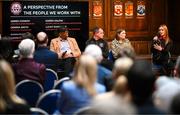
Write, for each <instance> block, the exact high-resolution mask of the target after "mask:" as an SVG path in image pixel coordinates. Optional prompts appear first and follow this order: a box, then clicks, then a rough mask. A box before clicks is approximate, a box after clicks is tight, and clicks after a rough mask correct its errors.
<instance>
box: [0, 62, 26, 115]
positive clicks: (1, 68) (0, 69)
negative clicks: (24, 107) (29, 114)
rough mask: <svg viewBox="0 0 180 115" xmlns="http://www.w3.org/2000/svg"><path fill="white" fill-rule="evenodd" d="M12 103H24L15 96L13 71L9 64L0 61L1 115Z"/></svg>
mask: <svg viewBox="0 0 180 115" xmlns="http://www.w3.org/2000/svg"><path fill="white" fill-rule="evenodd" d="M10 103H23V101H22V100H21V99H19V98H17V96H16V94H15V80H14V73H13V70H12V68H11V66H10V64H9V63H8V62H6V61H5V60H2V59H1V60H0V113H1V112H2V111H5V109H6V108H7V106H8V105H9V104H10Z"/></svg>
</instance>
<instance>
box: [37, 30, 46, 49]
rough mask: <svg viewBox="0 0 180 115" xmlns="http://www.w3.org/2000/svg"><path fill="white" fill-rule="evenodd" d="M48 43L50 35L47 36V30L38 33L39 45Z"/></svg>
mask: <svg viewBox="0 0 180 115" xmlns="http://www.w3.org/2000/svg"><path fill="white" fill-rule="evenodd" d="M47 43H48V36H47V34H46V33H45V32H39V33H38V34H37V44H38V45H39V46H41V45H43V46H44V45H45V46H47Z"/></svg>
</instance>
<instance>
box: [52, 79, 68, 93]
mask: <svg viewBox="0 0 180 115" xmlns="http://www.w3.org/2000/svg"><path fill="white" fill-rule="evenodd" d="M69 80H70V78H69V77H64V78H62V79H60V80H58V81H57V82H56V83H55V85H54V89H59V90H61V88H62V84H63V83H64V82H65V81H69Z"/></svg>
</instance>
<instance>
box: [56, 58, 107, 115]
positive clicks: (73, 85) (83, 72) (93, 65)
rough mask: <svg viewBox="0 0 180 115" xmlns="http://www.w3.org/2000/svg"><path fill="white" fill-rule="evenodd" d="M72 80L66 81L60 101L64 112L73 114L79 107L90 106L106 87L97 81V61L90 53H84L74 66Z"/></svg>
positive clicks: (61, 109)
mask: <svg viewBox="0 0 180 115" xmlns="http://www.w3.org/2000/svg"><path fill="white" fill-rule="evenodd" d="M74 69H75V70H74V76H73V78H72V80H71V81H67V82H64V84H63V86H62V96H61V98H60V102H59V108H60V112H61V113H62V114H73V113H74V112H76V111H77V110H78V109H80V108H82V107H85V106H88V105H89V104H90V101H91V100H92V98H93V97H94V96H95V95H97V94H98V93H103V92H105V87H104V86H103V85H100V84H98V83H97V82H96V79H97V77H96V76H97V62H96V60H95V59H94V58H93V57H91V56H89V55H82V56H81V57H80V59H79V60H78V61H77V63H76V65H75V67H74Z"/></svg>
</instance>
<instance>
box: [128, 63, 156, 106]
mask: <svg viewBox="0 0 180 115" xmlns="http://www.w3.org/2000/svg"><path fill="white" fill-rule="evenodd" d="M127 79H128V87H129V89H130V92H131V95H132V101H133V102H134V103H135V104H137V105H140V104H144V102H145V101H147V100H148V99H150V98H151V96H152V93H153V91H154V82H155V76H154V74H153V72H152V67H151V63H150V62H148V61H146V60H136V61H134V63H133V65H132V66H131V68H130V69H129V71H128V73H127Z"/></svg>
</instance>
